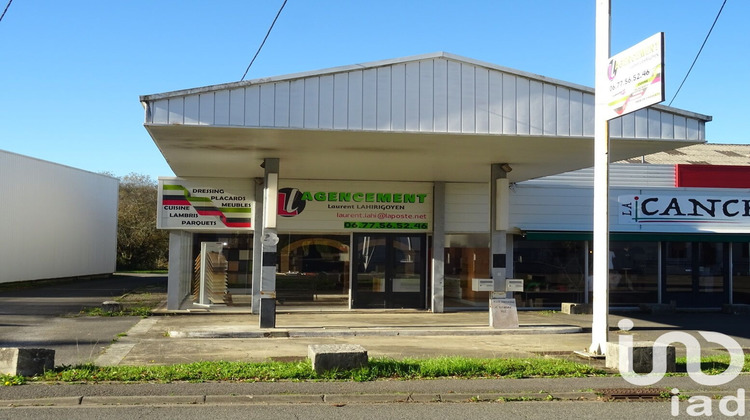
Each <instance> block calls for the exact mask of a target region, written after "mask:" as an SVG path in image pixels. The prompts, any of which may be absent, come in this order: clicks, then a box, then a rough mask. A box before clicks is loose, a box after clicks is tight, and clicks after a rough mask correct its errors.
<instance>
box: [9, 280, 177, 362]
mask: <svg viewBox="0 0 750 420" xmlns="http://www.w3.org/2000/svg"><path fill="white" fill-rule="evenodd" d="M154 284H166V277H165V276H157V277H153V276H122V275H115V276H112V277H111V278H106V279H98V280H87V281H79V282H75V283H58V284H46V285H43V286H36V287H29V288H22V289H17V290H3V291H0V347H39V348H48V349H53V350H55V365H57V366H60V365H76V364H80V363H89V362H93V361H94V360H95V359H96V357H97V356H98V355H99V354H100V353H101V352H102V351H103V350H104V349H105V348H106V347H107V346H109V345H110V344H111V343H112V340H114V339H116V338H117V337H118V334H121V333H124V332H125V331H128V330H129V329H130V328H131V327H132V326H133V325H135V324H136V323H137V322H138V321H140V319H141V318H139V317H133V316H124V317H88V316H78V314H79V312H80V311H81V309H83V308H85V307H96V306H100V305H101V303H102V302H104V301H105V300H112V299H114V298H117V297H119V296H122V295H123V294H124V293H126V292H129V291H131V290H133V289H137V288H141V287H146V286H148V285H154Z"/></svg>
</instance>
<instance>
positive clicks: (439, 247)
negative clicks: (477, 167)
mask: <svg viewBox="0 0 750 420" xmlns="http://www.w3.org/2000/svg"><path fill="white" fill-rule="evenodd" d="M433 197H434V200H433V203H432V205H433V210H432V261H431V263H432V301H431V308H432V312H443V310H444V307H445V182H435V184H434V193H433Z"/></svg>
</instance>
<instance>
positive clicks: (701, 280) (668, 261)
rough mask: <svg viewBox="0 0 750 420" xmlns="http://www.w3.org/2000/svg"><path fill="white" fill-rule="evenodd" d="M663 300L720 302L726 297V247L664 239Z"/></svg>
mask: <svg viewBox="0 0 750 420" xmlns="http://www.w3.org/2000/svg"><path fill="white" fill-rule="evenodd" d="M664 249H665V251H664V255H665V258H664V267H665V270H664V273H665V279H664V294H663V299H664V302H667V303H671V302H674V303H675V304H676V305H677V306H678V307H680V306H682V307H700V306H716V305H721V304H722V303H724V302H726V301H727V299H728V295H727V291H728V288H727V287H728V279H729V277H728V274H729V273H728V271H727V264H728V262H729V260H728V258H729V252H728V247H727V245H726V244H724V243H714V242H666V243H665V245H664Z"/></svg>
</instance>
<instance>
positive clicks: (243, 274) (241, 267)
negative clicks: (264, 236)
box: [192, 233, 253, 306]
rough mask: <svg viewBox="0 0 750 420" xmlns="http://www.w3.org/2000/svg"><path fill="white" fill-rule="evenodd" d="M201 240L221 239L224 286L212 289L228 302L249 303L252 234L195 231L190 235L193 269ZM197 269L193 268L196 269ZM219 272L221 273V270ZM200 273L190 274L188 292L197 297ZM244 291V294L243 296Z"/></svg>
mask: <svg viewBox="0 0 750 420" xmlns="http://www.w3.org/2000/svg"><path fill="white" fill-rule="evenodd" d="M202 242H212V243H221V244H222V246H221V250H222V252H221V258H220V262H221V265H222V267H225V268H226V283H225V286H226V287H225V288H223V289H224V290H219V291H216V292H217V293H220V294H225V295H227V296H226V297H225V298H224V299H223V300H224V302H225V303H228V304H232V305H248V306H249V305H250V304H251V301H252V299H251V298H250V294H251V293H252V258H253V235H252V234H239V233H196V234H195V235H194V236H193V261H194V262H195V264H194V269H195V270H199V269H200V266H199V264H200V263H201V262H200V259H199V258H198V256H199V254H200V252H201V243H202ZM196 273H197V271H196ZM222 275H223V273H222ZM199 281H200V277H199V276H198V275H194V276H193V288H192V292H193V295H194V297H196V299H197V294H198V284H197V283H198V282H199ZM243 295H244V296H243Z"/></svg>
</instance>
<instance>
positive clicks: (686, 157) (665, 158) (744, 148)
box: [617, 143, 750, 166]
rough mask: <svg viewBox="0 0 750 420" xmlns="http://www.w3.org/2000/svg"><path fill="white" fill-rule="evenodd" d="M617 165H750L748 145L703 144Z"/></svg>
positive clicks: (625, 161) (749, 145)
mask: <svg viewBox="0 0 750 420" xmlns="http://www.w3.org/2000/svg"><path fill="white" fill-rule="evenodd" d="M617 163H638V164H640V163H651V164H656V165H676V164H693V165H742V166H744V165H750V144H716V143H705V144H696V145H692V146H686V147H681V148H679V149H674V150H668V151H666V152H659V153H654V154H651V155H646V156H643V157H641V158H633V159H628V160H623V161H620V162H617Z"/></svg>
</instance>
